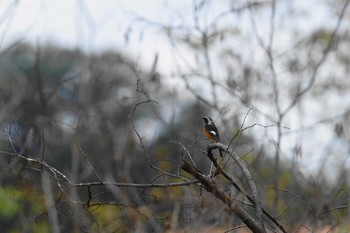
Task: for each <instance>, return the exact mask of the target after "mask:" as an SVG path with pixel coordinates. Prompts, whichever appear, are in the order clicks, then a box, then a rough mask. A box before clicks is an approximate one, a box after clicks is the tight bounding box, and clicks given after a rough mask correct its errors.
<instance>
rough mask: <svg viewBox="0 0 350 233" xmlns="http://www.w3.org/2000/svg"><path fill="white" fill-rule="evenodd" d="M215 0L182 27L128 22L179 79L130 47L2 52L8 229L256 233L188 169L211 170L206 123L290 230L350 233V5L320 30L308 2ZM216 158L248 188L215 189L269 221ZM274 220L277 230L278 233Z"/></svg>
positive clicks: (2, 211)
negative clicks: (153, 34) (153, 38)
mask: <svg viewBox="0 0 350 233" xmlns="http://www.w3.org/2000/svg"><path fill="white" fill-rule="evenodd" d="M296 2H298V1H296ZM215 4H218V3H214V2H213V1H192V4H191V6H187V5H186V8H181V7H180V6H178V7H180V8H181V10H183V12H182V11H180V12H181V13H183V14H184V17H183V18H182V17H174V20H173V21H171V22H170V23H167V24H163V23H162V22H155V21H153V19H148V18H144V17H141V16H138V15H134V14H131V16H132V17H134V19H135V20H134V21H132V25H133V26H135V25H141V27H142V28H143V30H145V31H147V30H156V31H157V32H160V34H161V35H162V36H164V37H165V38H167V39H168V41H169V44H171V47H172V49H173V52H174V53H173V57H172V58H173V60H172V62H173V66H174V67H175V69H174V70H172V71H171V72H169V74H163V73H161V72H160V71H159V66H160V64H162V59H163V55H162V53H159V54H156V55H154V56H153V57H152V55H150V54H147V55H146V56H148V57H149V58H148V59H149V60H151V61H152V62H151V64H152V65H151V67H147V66H143V65H140V64H138V63H137V62H135V61H134V59H133V58H132V57H131V56H130V57H128V56H127V55H124V54H122V52H121V53H117V52H111V51H108V52H100V53H85V52H83V51H80V50H78V49H77V50H72V49H64V48H61V47H57V46H54V45H49V44H48V45H36V46H35V45H31V44H25V43H13V44H11V45H9V46H8V47H6V48H3V49H2V51H1V52H0V55H1V56H0V130H1V133H0V168H1V169H0V230H1V232H9V231H11V232H82V231H83V232H239V231H243V229H246V230H247V228H246V227H245V224H244V223H243V222H242V219H240V218H239V217H237V216H236V215H235V214H234V213H232V212H231V211H232V209H229V208H228V207H227V206H226V204H227V203H223V202H220V201H219V198H218V196H216V195H217V194H215V193H214V192H213V193H210V190H208V188H207V186H205V185H204V184H203V183H202V182H200V181H199V180H197V179H196V178H194V177H193V176H191V175H190V174H188V173H186V172H185V171H184V170H183V169H182V165H183V163H184V161H190V162H191V163H192V164H193V165H194V166H195V167H196V168H197V169H198V170H199V171H201V172H203V173H205V174H209V170H210V169H211V167H212V166H211V161H210V160H209V158H208V157H207V155H209V154H208V151H207V146H208V145H211V143H210V142H208V141H207V140H205V139H204V137H203V135H202V134H203V133H202V126H203V122H202V120H201V117H203V116H205V115H210V116H212V117H213V119H214V121H215V122H216V124H217V126H218V128H219V131H220V134H221V138H222V143H223V144H224V145H228V146H229V149H230V150H234V151H235V152H236V153H237V154H238V155H239V157H240V160H241V161H243V162H244V164H246V166H247V167H248V170H249V172H250V173H251V174H252V179H253V181H254V182H253V183H254V184H255V185H256V186H257V189H258V199H259V202H261V206H262V207H263V208H264V210H266V211H267V212H268V213H270V214H271V215H272V216H273V218H274V219H275V220H276V221H278V222H279V223H281V224H282V225H283V226H284V228H285V229H287V231H288V232H320V231H322V230H324V229H327V230H334V229H336V231H337V232H347V231H348V230H347V229H348V228H349V227H350V226H349V224H348V222H349V207H350V204H349V191H350V190H349V179H348V177H349V176H348V173H349V163H348V155H349V134H348V132H349V113H350V109H349V100H350V98H349V97H350V96H349V92H348V90H349V86H350V82H349V79H348V77H347V76H348V75H347V74H348V71H349V61H350V59H349V56H350V54H349V53H348V49H349V40H348V39H349V28H348V27H347V26H348V25H349V8H348V5H349V1H336V2H329V1H322V3H320V4H322V5H323V6H324V7H325V8H326V9H327V17H328V18H329V24H326V25H324V27H321V28H312V27H311V28H309V27H307V26H305V25H304V24H306V22H307V20H308V13H307V12H300V11H298V7H300V6H298V4H300V2H299V3H294V2H293V1H290V2H289V1H287V2H283V1H258V2H245V1H233V2H229V1H228V2H227V3H222V2H220V6H222V5H224V6H225V7H224V10H223V11H219V13H217V9H216V6H217V5H215ZM169 5H171V4H170V3H169ZM172 7H173V6H172V5H171V6H168V9H172V10H173V12H175V13H174V14H175V15H177V14H180V13H179V11H178V10H177V9H174V8H172ZM210 13H212V14H210ZM180 15H181V14H180ZM189 16H190V17H189ZM188 18H190V20H189V21H190V23H189V22H188ZM291 21H294V22H293V24H291ZM247 22H248V23H247ZM303 26H305V28H303ZM130 28H132V26H130ZM130 31H132V30H131V29H130V30H128V31H127V33H126V34H125V40H126V43H128V40H130V37H131V36H132V33H130ZM146 36H147V35H146ZM184 51H186V53H185V55H184ZM215 157H217V161H218V162H219V165H220V166H221V168H222V171H221V172H224V173H225V174H228V176H230V177H231V178H233V179H234V181H235V182H236V183H238V184H239V186H240V187H243V189H244V190H245V191H243V192H240V191H239V190H237V189H236V188H235V187H234V186H232V183H230V182H229V181H228V180H225V179H224V178H223V177H224V175H223V173H220V172H219V170H216V171H217V172H218V174H217V176H215V177H209V178H208V179H209V180H210V181H212V182H213V183H214V185H217V187H221V189H222V190H223V191H224V192H225V193H226V194H227V195H228V196H229V197H230V198H232V199H234V200H235V205H237V206H242V208H243V209H244V210H245V211H246V212H247V213H248V214H249V215H251V216H259V215H258V213H257V212H258V211H257V210H255V208H252V207H254V206H255V207H256V204H253V203H252V202H249V201H248V200H249V198H247V196H244V195H245V193H244V192H246V193H248V195H252V196H254V195H253V194H254V192H253V190H252V186H251V183H250V182H249V181H250V180H249V179H248V178H249V177H247V174H246V173H244V172H242V170H243V169H242V167H241V166H240V164H239V163H238V162H237V161H236V160H235V159H233V157H232V156H229V154H228V153H227V154H226V155H225V156H224V158H220V157H219V156H218V154H215ZM213 172H215V169H214V171H213ZM203 177H204V176H203ZM215 187H216V186H215ZM205 189H207V190H208V191H209V192H207V191H206V190H205ZM221 189H220V190H221ZM213 194H214V195H213ZM230 208H231V207H230ZM257 218H258V217H257ZM270 220H271V219H269V218H268V217H267V216H266V215H264V216H263V222H265V227H266V229H267V231H269V232H278V228H277V226H276V225H274V224H273V223H272V222H271V221H270ZM257 221H258V220H257Z"/></svg>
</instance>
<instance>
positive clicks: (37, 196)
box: [0, 184, 50, 232]
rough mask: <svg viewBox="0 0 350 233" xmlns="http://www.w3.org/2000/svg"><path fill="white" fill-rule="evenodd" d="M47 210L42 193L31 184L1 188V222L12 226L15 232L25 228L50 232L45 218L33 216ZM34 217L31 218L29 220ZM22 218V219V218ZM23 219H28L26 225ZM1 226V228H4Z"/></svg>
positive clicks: (2, 224)
mask: <svg viewBox="0 0 350 233" xmlns="http://www.w3.org/2000/svg"><path fill="white" fill-rule="evenodd" d="M44 211H45V205H44V200H43V197H42V193H40V192H38V191H37V189H36V188H35V187H32V186H31V185H30V184H21V185H19V186H18V187H3V188H0V224H1V226H2V227H4V226H12V227H11V230H12V231H13V232H23V230H24V229H26V230H30V231H32V232H50V230H49V225H48V222H47V221H46V219H45V218H39V219H34V218H33V217H34V216H36V215H39V214H41V213H43V212H44ZM30 218H32V219H31V220H29V219H30ZM21 219H22V220H21ZM23 219H27V221H28V222H27V223H25V224H24V225H22V224H18V223H20V222H21V223H23ZM2 227H0V229H3V228H2Z"/></svg>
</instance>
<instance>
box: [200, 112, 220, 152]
mask: <svg viewBox="0 0 350 233" xmlns="http://www.w3.org/2000/svg"><path fill="white" fill-rule="evenodd" d="M202 119H203V120H204V122H205V125H204V127H203V131H204V135H205V136H206V137H207V138H209V139H210V140H211V141H212V142H220V134H219V131H218V129H217V128H216V125H215V123H214V121H213V119H211V118H210V117H208V116H205V117H203V118H202ZM219 152H220V156H221V157H222V152H221V150H220V149H219Z"/></svg>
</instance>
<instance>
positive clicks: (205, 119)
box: [202, 116, 213, 124]
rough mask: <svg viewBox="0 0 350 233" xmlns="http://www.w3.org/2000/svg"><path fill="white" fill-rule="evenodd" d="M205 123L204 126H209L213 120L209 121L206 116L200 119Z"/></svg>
mask: <svg viewBox="0 0 350 233" xmlns="http://www.w3.org/2000/svg"><path fill="white" fill-rule="evenodd" d="M202 119H203V120H204V122H205V124H209V123H212V122H213V119H211V118H210V117H208V116H205V117H203V118H202Z"/></svg>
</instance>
